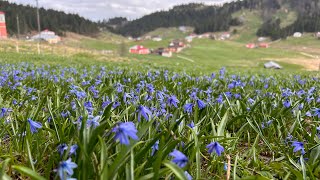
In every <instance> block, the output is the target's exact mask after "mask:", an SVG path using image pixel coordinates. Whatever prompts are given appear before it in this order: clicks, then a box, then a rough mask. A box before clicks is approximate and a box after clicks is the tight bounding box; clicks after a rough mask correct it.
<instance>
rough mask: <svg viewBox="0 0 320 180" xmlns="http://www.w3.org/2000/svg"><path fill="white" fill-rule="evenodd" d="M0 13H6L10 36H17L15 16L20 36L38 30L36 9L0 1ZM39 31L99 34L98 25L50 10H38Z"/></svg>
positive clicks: (61, 33)
mask: <svg viewBox="0 0 320 180" xmlns="http://www.w3.org/2000/svg"><path fill="white" fill-rule="evenodd" d="M0 11H4V12H5V13H6V24H7V30H8V33H9V34H10V35H14V34H17V32H18V28H17V16H18V17H19V26H20V33H21V34H28V33H30V32H32V31H37V30H38V25H37V18H36V17H37V14H36V8H35V7H32V6H29V5H19V4H15V3H10V2H7V1H0ZM39 14H40V17H41V18H40V24H41V30H44V29H49V30H52V31H54V32H56V33H57V34H59V35H63V34H64V33H65V32H67V31H69V32H74V33H78V34H84V35H94V34H96V33H97V32H99V26H98V23H95V22H92V21H90V20H88V19H85V18H83V17H80V16H79V15H77V14H67V13H65V12H62V11H56V10H52V9H44V8H40V9H39Z"/></svg>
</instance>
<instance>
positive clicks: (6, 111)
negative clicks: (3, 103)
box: [0, 108, 12, 118]
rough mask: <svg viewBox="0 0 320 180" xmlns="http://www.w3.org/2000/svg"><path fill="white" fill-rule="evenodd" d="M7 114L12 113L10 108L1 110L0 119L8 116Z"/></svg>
mask: <svg viewBox="0 0 320 180" xmlns="http://www.w3.org/2000/svg"><path fill="white" fill-rule="evenodd" d="M9 112H12V109H10V108H1V112H0V118H3V117H5V116H7V115H8V113H9Z"/></svg>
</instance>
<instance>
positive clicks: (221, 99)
mask: <svg viewBox="0 0 320 180" xmlns="http://www.w3.org/2000/svg"><path fill="white" fill-rule="evenodd" d="M216 100H217V103H219V104H222V103H223V96H222V95H221V94H220V95H219V97H218V98H217V99H216Z"/></svg>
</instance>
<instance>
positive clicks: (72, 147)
mask: <svg viewBox="0 0 320 180" xmlns="http://www.w3.org/2000/svg"><path fill="white" fill-rule="evenodd" d="M77 149H78V145H76V144H74V145H72V146H71V147H70V151H69V155H70V156H71V155H73V154H74V155H75V154H76V153H77Z"/></svg>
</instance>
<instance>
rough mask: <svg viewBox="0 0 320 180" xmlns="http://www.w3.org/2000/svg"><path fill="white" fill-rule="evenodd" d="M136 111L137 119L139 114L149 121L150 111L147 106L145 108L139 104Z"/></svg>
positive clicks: (139, 118) (139, 117)
mask: <svg viewBox="0 0 320 180" xmlns="http://www.w3.org/2000/svg"><path fill="white" fill-rule="evenodd" d="M137 112H138V121H140V120H141V115H142V116H143V117H144V118H145V119H146V120H147V121H149V116H151V115H152V112H151V111H150V110H149V109H148V108H146V107H144V106H142V105H140V106H139V107H138V110H137Z"/></svg>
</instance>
